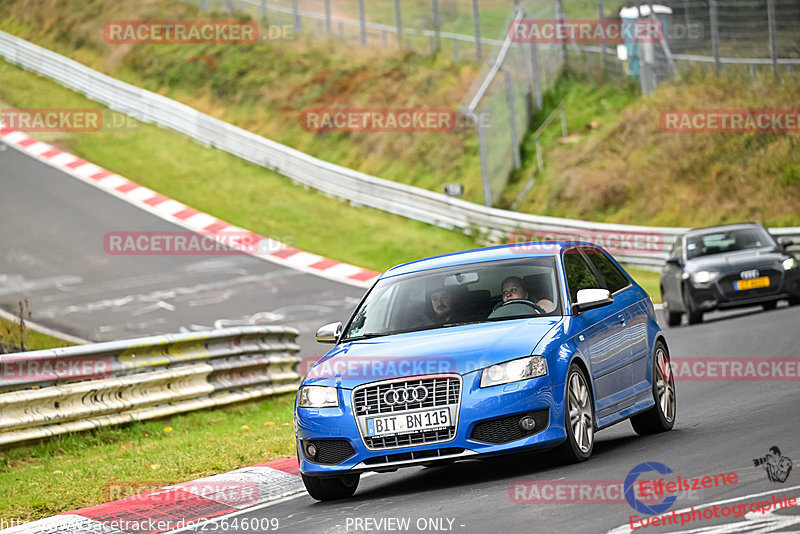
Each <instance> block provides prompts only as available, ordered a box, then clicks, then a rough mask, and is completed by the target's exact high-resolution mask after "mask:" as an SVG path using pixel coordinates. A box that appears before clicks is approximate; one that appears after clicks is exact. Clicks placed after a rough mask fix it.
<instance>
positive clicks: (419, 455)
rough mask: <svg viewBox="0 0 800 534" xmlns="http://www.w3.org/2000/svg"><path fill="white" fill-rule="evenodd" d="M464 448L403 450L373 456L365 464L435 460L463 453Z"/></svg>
mask: <svg viewBox="0 0 800 534" xmlns="http://www.w3.org/2000/svg"><path fill="white" fill-rule="evenodd" d="M463 452H464V449H462V448H460V447H449V448H446V449H430V450H427V451H416V452H401V453H398V454H385V455H382V456H373V457H372V458H367V459H366V460H364V465H379V464H388V463H391V462H403V461H408V460H426V459H429V458H430V459H431V460H435V459H436V458H439V457H441V456H452V455H454V454H461V453H463Z"/></svg>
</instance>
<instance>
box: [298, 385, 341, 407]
mask: <svg viewBox="0 0 800 534" xmlns="http://www.w3.org/2000/svg"><path fill="white" fill-rule="evenodd" d="M297 406H298V407H300V408H329V407H336V406H339V394H338V392H337V391H336V388H333V387H328V386H303V387H301V388H300V391H299V392H298V393H297Z"/></svg>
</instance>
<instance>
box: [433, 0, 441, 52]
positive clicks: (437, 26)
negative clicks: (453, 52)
mask: <svg viewBox="0 0 800 534" xmlns="http://www.w3.org/2000/svg"><path fill="white" fill-rule="evenodd" d="M431 7H432V8H433V33H434V35H435V36H436V43H435V46H436V51H437V52H438V51H439V50H441V49H442V25H441V22H440V21H439V0H431Z"/></svg>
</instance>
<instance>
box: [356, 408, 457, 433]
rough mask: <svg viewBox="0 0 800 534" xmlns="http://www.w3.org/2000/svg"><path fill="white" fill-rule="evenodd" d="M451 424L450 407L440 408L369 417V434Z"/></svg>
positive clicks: (420, 429)
mask: <svg viewBox="0 0 800 534" xmlns="http://www.w3.org/2000/svg"><path fill="white" fill-rule="evenodd" d="M448 426H450V409H449V408H439V409H436V410H426V411H424V412H411V413H403V414H396V415H386V416H382V417H370V418H368V419H367V435H368V436H389V435H392V434H407V433H409V432H419V431H422V430H433V429H438V428H446V427H448Z"/></svg>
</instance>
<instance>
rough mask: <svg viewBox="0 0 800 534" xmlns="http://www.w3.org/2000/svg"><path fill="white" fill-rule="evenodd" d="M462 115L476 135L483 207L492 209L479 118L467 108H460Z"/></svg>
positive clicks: (486, 161) (484, 137) (487, 169)
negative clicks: (472, 126) (479, 157)
mask: <svg viewBox="0 0 800 534" xmlns="http://www.w3.org/2000/svg"><path fill="white" fill-rule="evenodd" d="M461 111H462V112H463V113H464V115H466V116H467V118H469V120H471V121H472V122H473V123H474V124H475V131H476V132H477V134H478V153H479V154H480V156H481V182H482V184H483V205H484V206H486V207H487V208H491V207H492V185H491V182H490V181H489V161H488V159H487V158H488V156H487V153H486V136H485V135H484V133H483V127H482V126H481V120H480V116H479V115H478V114H477V113H475V111H473V110H470V109H469V108H464V107H462V108H461Z"/></svg>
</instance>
